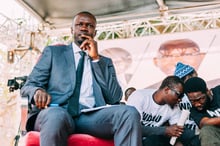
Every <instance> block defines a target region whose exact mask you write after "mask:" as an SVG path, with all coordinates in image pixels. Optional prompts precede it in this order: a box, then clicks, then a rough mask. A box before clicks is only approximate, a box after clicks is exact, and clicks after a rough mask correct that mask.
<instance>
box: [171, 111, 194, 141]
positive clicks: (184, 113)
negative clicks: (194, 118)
mask: <svg viewBox="0 0 220 146" xmlns="http://www.w3.org/2000/svg"><path fill="white" fill-rule="evenodd" d="M189 114H190V112H189V110H182V113H181V116H180V119H179V121H178V122H177V125H178V126H183V125H184V123H185V122H186V120H187V118H188V117H189ZM176 139H177V137H174V136H173V137H171V139H170V144H171V145H174V144H175V142H176Z"/></svg>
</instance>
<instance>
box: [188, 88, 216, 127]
mask: <svg viewBox="0 0 220 146" xmlns="http://www.w3.org/2000/svg"><path fill="white" fill-rule="evenodd" d="M211 90H212V93H213V99H212V100H210V99H209V98H208V101H207V104H206V106H205V108H204V110H202V111H198V110H197V109H196V108H195V107H192V108H191V110H190V111H191V114H190V116H191V117H192V118H193V119H194V121H195V122H196V124H197V125H198V126H199V123H200V121H201V120H202V118H204V117H209V118H212V117H220V85H219V86H216V87H215V88H212V89H211Z"/></svg>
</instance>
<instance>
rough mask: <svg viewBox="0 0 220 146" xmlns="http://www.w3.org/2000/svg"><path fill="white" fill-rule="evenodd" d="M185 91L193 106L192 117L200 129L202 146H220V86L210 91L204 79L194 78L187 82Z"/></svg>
mask: <svg viewBox="0 0 220 146" xmlns="http://www.w3.org/2000/svg"><path fill="white" fill-rule="evenodd" d="M184 91H185V93H186V94H187V96H188V98H189V100H190V102H191V104H192V108H191V114H190V116H191V117H192V118H193V119H194V121H195V122H196V124H197V125H198V126H199V128H200V134H199V137H200V139H201V146H219V145H220V85H218V86H216V87H214V88H212V89H208V88H207V85H206V82H205V81H204V80H203V79H202V78H199V77H192V78H190V79H188V80H187V81H186V82H185V86H184Z"/></svg>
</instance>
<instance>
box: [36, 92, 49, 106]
mask: <svg viewBox="0 0 220 146" xmlns="http://www.w3.org/2000/svg"><path fill="white" fill-rule="evenodd" d="M34 102H35V105H36V106H37V107H38V108H39V109H42V108H45V107H46V106H47V105H48V104H49V103H50V102H51V96H50V95H49V94H48V93H47V92H46V91H44V90H42V89H38V90H37V91H36V92H35V94H34Z"/></svg>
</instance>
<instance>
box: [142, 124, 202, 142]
mask: <svg viewBox="0 0 220 146" xmlns="http://www.w3.org/2000/svg"><path fill="white" fill-rule="evenodd" d="M177 140H178V141H180V142H181V143H182V144H183V145H184V146H200V145H201V144H200V140H199V136H198V135H195V131H193V130H190V129H187V128H185V129H184V132H183V134H182V135H181V137H179V138H178V139H177ZM169 142H170V138H169V137H166V136H163V135H151V136H147V137H145V138H143V146H171V145H170V143H169Z"/></svg>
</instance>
